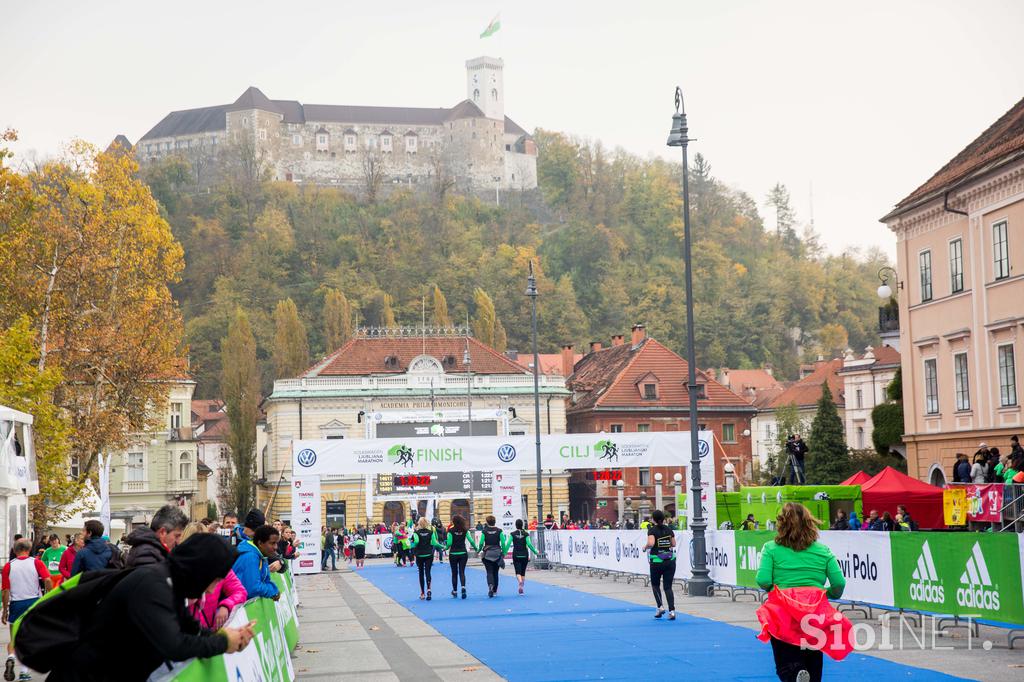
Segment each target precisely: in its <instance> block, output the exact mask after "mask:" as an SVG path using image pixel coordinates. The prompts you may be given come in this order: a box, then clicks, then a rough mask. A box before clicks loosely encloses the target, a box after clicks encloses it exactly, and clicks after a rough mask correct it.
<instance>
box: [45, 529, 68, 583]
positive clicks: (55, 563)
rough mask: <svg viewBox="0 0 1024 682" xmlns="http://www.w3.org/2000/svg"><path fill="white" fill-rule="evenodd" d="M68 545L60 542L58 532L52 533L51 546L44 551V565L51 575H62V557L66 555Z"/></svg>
mask: <svg viewBox="0 0 1024 682" xmlns="http://www.w3.org/2000/svg"><path fill="white" fill-rule="evenodd" d="M66 549H67V548H66V547H62V546H61V544H60V538H59V537H57V535H56V534H53V535H50V546H49V547H47V548H46V551H45V552H43V565H44V566H46V570H47V571H49V572H50V575H53V576H56V575H60V558H61V557H62V556H64V551H65V550H66Z"/></svg>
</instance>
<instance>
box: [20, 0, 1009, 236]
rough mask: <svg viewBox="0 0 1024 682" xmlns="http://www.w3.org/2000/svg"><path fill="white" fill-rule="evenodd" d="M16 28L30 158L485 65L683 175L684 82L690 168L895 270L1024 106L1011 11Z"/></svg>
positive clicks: (35, 11) (404, 101) (504, 8)
mask: <svg viewBox="0 0 1024 682" xmlns="http://www.w3.org/2000/svg"><path fill="white" fill-rule="evenodd" d="M499 13H500V17H501V29H500V30H499V31H498V32H497V33H496V34H495V35H494V36H492V37H489V38H485V39H481V38H479V34H480V33H481V31H483V29H484V28H485V27H486V26H487V24H488V22H489V21H490V20H491V19H492V18H493V17H494V16H495V15H496V14H499ZM3 14H4V16H3V20H2V21H0V65H2V66H0V128H5V127H11V128H14V129H16V130H17V131H18V133H19V136H20V140H19V142H18V143H17V144H16V146H15V147H14V151H15V152H16V153H17V154H18V155H19V158H21V159H23V160H30V159H32V158H45V157H47V156H52V155H54V154H57V153H59V151H60V150H61V148H62V146H63V145H65V144H66V143H67V142H69V141H70V140H72V139H75V138H82V139H85V140H87V141H90V142H93V143H95V144H97V145H101V146H105V145H106V144H107V143H108V142H109V141H110V140H111V139H113V137H114V136H115V135H116V134H118V133H123V134H125V135H127V136H128V138H129V139H130V140H131V141H132V142H135V141H137V140H138V139H139V137H141V136H142V135H143V134H144V133H145V132H146V131H147V130H149V128H151V127H152V126H153V125H155V124H156V123H157V122H158V121H159V120H160V119H161V118H162V117H163V116H164V115H166V114H167V113H168V112H170V111H172V110H178V109H188V108H193V107H200V106H209V105H214V104H226V103H230V102H232V101H234V100H235V99H236V98H237V97H238V95H240V94H241V93H242V92H243V91H244V90H245V88H246V87H247V86H249V85H255V86H257V87H259V88H260V89H261V90H263V92H264V93H266V95H267V96H268V97H270V98H272V99H297V100H299V101H300V102H303V103H313V104H363V105H392V106H425V107H438V106H452V105H454V104H455V103H457V102H458V101H460V100H461V99H464V98H465V97H466V78H465V67H464V64H465V61H466V60H467V59H470V58H472V57H476V56H479V55H483V54H486V55H490V56H496V57H501V58H503V59H504V62H505V93H506V94H505V107H506V113H507V114H508V115H509V116H510V117H511V118H513V119H514V120H515V121H516V122H517V123H519V124H520V125H522V126H523V127H524V128H526V129H528V130H532V129H533V128H535V127H541V128H545V129H547V130H558V131H564V132H567V133H571V134H573V135H577V136H579V137H582V138H587V139H590V140H594V141H597V140H600V141H601V142H602V143H603V144H604V145H605V146H606V147H610V148H614V147H622V148H623V149H625V150H627V151H629V152H633V153H635V154H639V155H641V156H644V157H648V156H652V155H656V156H661V157H664V158H668V159H673V160H676V159H678V150H674V149H669V148H668V147H666V146H665V139H666V137H667V135H668V131H669V128H670V125H671V115H672V113H673V103H672V96H673V92H674V90H675V87H676V85H679V86H681V87H682V88H683V91H684V94H685V98H686V111H687V115H688V120H689V126H690V135H691V137H694V138H696V140H697V141H696V142H693V143H691V145H690V151H691V155H692V154H693V153H696V152H700V153H701V154H703V155H704V156H705V157H706V158H707V159H708V160H709V161H710V163H711V166H712V173H713V174H714V175H715V176H716V177H718V178H719V179H720V180H722V181H724V182H726V183H727V184H729V185H730V186H732V187H735V188H737V189H741V190H743V191H745V192H747V193H748V194H750V195H751V196H752V197H754V199H755V200H756V201H757V203H758V204H759V206H760V207H761V210H762V212H763V214H764V215H765V216H766V219H765V223H766V226H767V227H769V228H773V227H774V215H773V213H772V212H770V211H768V210H766V208H765V197H766V196H767V193H768V191H769V190H770V189H771V187H772V186H774V185H775V184H776V183H778V182H781V183H783V184H785V185H786V186H787V187H788V188H789V190H790V193H791V195H792V200H793V206H794V208H795V209H796V211H797V214H798V218H799V219H800V220H801V221H802V222H805V223H806V222H807V221H808V220H809V219H810V217H811V210H812V206H813V218H814V225H815V229H816V230H817V231H818V232H819V233H820V235H821V238H822V241H823V242H824V244H825V245H826V247H827V248H828V250H829V251H830V252H833V253H838V252H841V251H844V250H846V249H849V248H851V247H853V248H861V249H867V248H870V247H878V248H881V249H883V250H884V251H886V252H887V253H889V254H893V253H894V252H895V240H894V238H893V236H892V234H891V233H890V232H889V230H888V229H887V228H886V227H885V226H884V225H882V224H880V223H879V222H878V218H879V217H881V216H882V215H884V214H885V213H886V212H887V211H888V210H889V208H891V207H892V205H893V204H895V203H896V202H897V201H899V200H900V199H901V198H903V197H904V196H906V195H908V194H909V193H910V192H911V191H912V190H914V189H915V188H916V187H917V186H919V185H920V184H922V183H923V182H924V181H925V180H927V179H928V177H930V176H931V175H932V174H933V173H934V172H935V171H937V170H938V169H939V168H940V167H941V166H942V165H943V164H944V163H946V162H947V161H948V160H949V159H950V158H952V157H953V156H954V155H955V154H956V153H957V152H958V151H960V150H961V149H962V148H963V147H965V146H966V145H967V144H968V143H969V142H970V141H971V140H973V139H974V138H975V137H976V136H977V135H978V134H979V133H981V132H982V131H983V130H984V129H985V128H987V127H988V126H989V125H990V124H991V123H992V122H994V121H995V120H996V119H997V118H998V117H999V116H1001V115H1002V114H1003V113H1004V112H1005V111H1006V110H1008V109H1009V108H1010V107H1012V106H1013V105H1014V104H1015V103H1016V102H1017V101H1018V100H1020V99H1021V97H1022V96H1024V68H1022V67H1021V65H1022V61H1021V59H1020V54H1019V44H1020V34H1021V29H1022V28H1024V3H1022V2H1017V1H1015V0H1005V1H998V0H974V1H972V2H969V3H968V2H960V1H957V0H928V1H916V0H904V1H893V0H889V1H887V2H876V1H873V0H869V1H862V2H857V3H851V2H847V3H835V2H820V1H818V2H803V1H796V0H793V1H789V0H772V1H770V2H769V1H762V2H755V1H752V0H750V1H747V0H733V1H720V0H714V1H712V0H704V1H702V2H694V1H691V0H675V1H674V2H656V1H651V0H645V1H642V2H635V3H623V2H606V1H604V0H589V1H587V2H582V1H581V2H577V1H567V0H562V1H560V2H554V1H552V0H547V1H546V2H536V1H534V0H517V1H516V2H498V1H497V0H480V1H478V2H470V1H468V0H467V1H458V2H457V1H455V0H450V1H449V0H434V1H433V2H423V1H420V2H390V3H356V2H343V1H342V0H334V1H333V2H326V1H325V2H308V1H304V0H293V1H292V2H288V3H282V2H266V1H264V0H247V1H240V0H205V1H203V2H197V1H194V0H178V1H177V2H175V3H172V4H167V3H151V2H105V1H103V0H92V1H91V2H80V1H78V2H72V1H67V0H49V1H47V2H31V1H30V0H8V2H6V3H5V8H4V13H3ZM16 162H17V160H16ZM812 197H813V201H812Z"/></svg>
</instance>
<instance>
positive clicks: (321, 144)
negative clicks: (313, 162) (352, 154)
mask: <svg viewBox="0 0 1024 682" xmlns="http://www.w3.org/2000/svg"><path fill="white" fill-rule="evenodd" d="M329 146H330V135H328V134H327V133H317V134H316V150H317V151H318V152H325V151H327V149H328V147H329Z"/></svg>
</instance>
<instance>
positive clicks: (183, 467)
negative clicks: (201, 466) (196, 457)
mask: <svg viewBox="0 0 1024 682" xmlns="http://www.w3.org/2000/svg"><path fill="white" fill-rule="evenodd" d="M179 459H180V461H179V462H178V478H179V479H181V480H183V481H187V480H188V479H190V478H192V459H191V458H190V457H189V454H188V453H187V452H183V453H181V457H180V458H179Z"/></svg>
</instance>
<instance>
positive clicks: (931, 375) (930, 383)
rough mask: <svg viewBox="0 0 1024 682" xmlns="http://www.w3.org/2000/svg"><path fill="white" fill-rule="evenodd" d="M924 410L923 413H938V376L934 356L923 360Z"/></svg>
mask: <svg viewBox="0 0 1024 682" xmlns="http://www.w3.org/2000/svg"><path fill="white" fill-rule="evenodd" d="M924 411H925V414H938V413H939V378H938V373H937V370H936V369H935V358H930V359H928V360H925V361H924Z"/></svg>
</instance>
